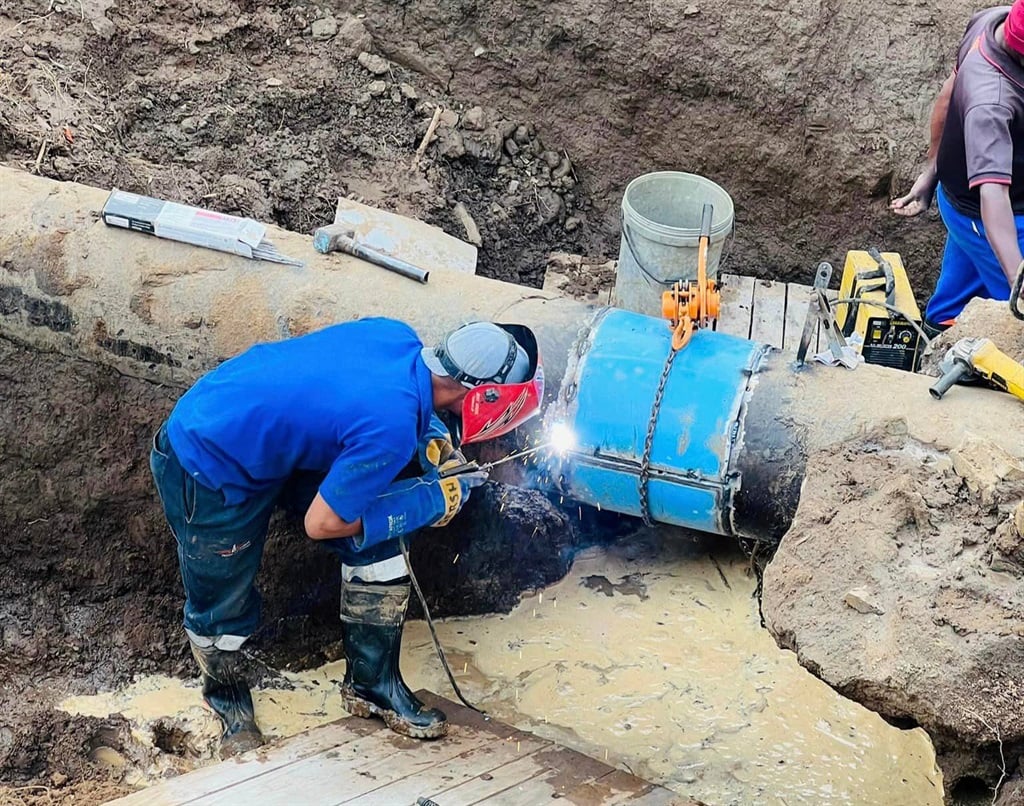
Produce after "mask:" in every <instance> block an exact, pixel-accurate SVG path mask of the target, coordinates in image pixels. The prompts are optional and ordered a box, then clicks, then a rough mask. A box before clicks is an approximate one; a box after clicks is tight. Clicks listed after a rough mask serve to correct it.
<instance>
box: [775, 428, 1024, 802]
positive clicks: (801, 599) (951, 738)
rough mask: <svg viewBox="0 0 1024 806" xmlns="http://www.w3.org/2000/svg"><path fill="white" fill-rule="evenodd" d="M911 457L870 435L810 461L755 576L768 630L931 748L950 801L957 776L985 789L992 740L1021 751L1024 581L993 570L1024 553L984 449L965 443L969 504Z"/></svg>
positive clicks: (900, 440)
mask: <svg viewBox="0 0 1024 806" xmlns="http://www.w3.org/2000/svg"><path fill="white" fill-rule="evenodd" d="M979 442H980V441H979ZM911 448H913V449H911ZM918 450H920V446H918V445H917V444H916V443H914V442H913V441H912V437H910V435H909V434H907V433H905V430H904V433H898V432H894V431H893V430H891V429H890V430H886V429H879V430H878V431H875V432H872V433H870V434H868V435H865V437H864V439H863V442H851V443H848V444H846V445H845V447H844V448H843V449H842V450H836V449H835V448H834V447H833V448H829V449H827V450H822V451H821V452H820V453H812V454H811V455H810V456H809V457H808V458H807V466H806V472H805V480H804V484H803V487H802V490H801V495H800V503H799V506H798V507H797V511H796V515H795V517H794V519H793V523H792V526H791V527H790V529H789V531H788V532H787V533H786V535H785V536H784V537H783V539H782V542H781V544H780V545H779V547H778V549H777V551H776V553H775V557H774V558H773V559H772V561H771V563H769V565H768V567H767V568H766V569H765V572H764V582H763V586H764V587H763V590H764V594H763V599H762V608H763V613H764V619H765V624H766V626H767V627H768V630H769V632H770V633H771V634H772V635H773V636H774V637H775V639H776V641H777V642H778V643H779V644H780V645H781V646H783V647H784V648H787V649H791V650H793V651H795V652H796V653H797V655H798V657H799V660H800V663H801V664H802V665H804V666H805V667H807V668H808V669H811V670H813V672H814V673H815V674H816V675H817V676H818V677H820V678H821V679H822V680H824V681H825V682H827V683H829V684H830V685H832V686H833V687H835V688H837V689H838V690H839V691H841V692H842V693H843V694H844V695H845V696H846V697H849V698H850V699H852V700H855V701H857V702H859V703H861V704H862V705H865V706H866V707H868V708H870V709H871V710H873V711H877V712H878V713H879V714H881V715H882V716H883V717H885V718H888V719H900V720H904V721H912V722H913V723H914V724H918V725H920V726H921V727H922V728H924V729H925V730H926V731H928V733H929V734H931V735H932V737H935V739H936V741H935V747H936V759H937V761H938V764H939V766H940V767H941V768H942V769H943V777H944V782H945V785H946V786H947V788H948V789H947V791H948V790H949V789H952V788H953V787H955V786H956V785H957V782H958V781H959V780H960V779H962V778H964V777H966V776H971V777H980V778H981V779H982V780H984V781H985V783H986V784H987V785H989V786H990V787H991V786H992V785H994V784H995V781H996V779H997V778H998V772H996V774H995V777H992V773H993V767H992V765H991V761H992V750H993V741H994V740H993V729H994V730H998V731H999V733H1000V735H1001V737H1002V739H1003V741H1004V742H1006V745H1007V746H1008V747H1009V746H1012V745H1013V744H1014V743H1018V744H1019V743H1021V742H1024V709H1022V708H1021V707H1020V703H1021V702H1024V642H1022V640H1021V625H1022V624H1024V575H1017V574H1014V573H1012V572H1011V573H1009V574H1003V573H999V574H997V573H993V570H992V568H991V567H990V558H995V559H996V560H999V561H1000V562H1003V563H1005V566H1004V567H1006V568H1007V569H1008V570H1009V569H1010V568H1011V563H1010V560H1011V559H1012V558H1015V557H1017V556H1018V554H1019V553H1020V552H1021V546H1020V543H1018V542H1017V539H1016V531H1017V529H1016V525H1017V518H1018V515H1017V511H1016V506H1017V505H1018V502H1019V501H1020V498H1021V493H1020V486H1019V485H1020V483H1021V482H1018V481H1014V480H1013V479H1012V476H1014V475H1015V474H1016V473H1017V472H1018V471H1017V470H1016V469H1014V468H1013V467H1012V464H1013V463H1012V462H1010V461H1008V460H1007V458H1006V455H1005V453H1004V452H1003V451H1001V450H998V449H996V448H995V446H993V445H987V444H975V445H964V446H961V451H960V457H959V464H960V467H961V469H962V468H963V467H964V466H965V465H966V466H969V467H970V468H971V472H972V473H973V478H974V479H975V482H976V483H974V488H975V489H977V490H978V491H977V492H974V491H972V489H971V488H969V487H968V486H967V485H966V484H965V483H964V480H963V479H962V478H961V477H960V476H958V475H957V473H956V472H954V471H953V469H952V468H951V467H950V466H949V465H948V464H947V465H946V466H945V467H943V465H942V464H941V463H939V462H937V461H934V462H933V461H927V462H923V461H922V460H921V457H920V454H918V453H916V452H915V451H918ZM986 454H993V455H990V456H988V458H987V459H986ZM956 461H957V460H956V459H954V462H956ZM979 479H981V481H978V480H979ZM983 496H984V500H983ZM985 501H989V502H991V503H986V502H985ZM1009 501H1012V503H1013V506H1014V509H1013V510H1012V511H1011V509H1010V507H1009V506H1008V505H1007V504H1001V503H999V502H1009ZM1004 507H1005V509H1004ZM999 509H1002V510H1003V513H1004V514H1003V515H1001V516H999V517H996V516H995V515H994V510H996V511H998V510H999ZM1022 517H1024V516H1022ZM1011 529H1012V532H1011ZM1003 552H1005V554H1004V553H1003ZM997 564H998V563H997ZM852 580H856V582H855V583H853V584H851V581H852ZM862 613H868V614H871V623H870V626H869V627H868V628H865V620H864V617H863V615H861V614H862ZM985 723H987V724H988V725H989V726H991V727H986V724H985ZM996 760H997V761H998V754H996Z"/></svg>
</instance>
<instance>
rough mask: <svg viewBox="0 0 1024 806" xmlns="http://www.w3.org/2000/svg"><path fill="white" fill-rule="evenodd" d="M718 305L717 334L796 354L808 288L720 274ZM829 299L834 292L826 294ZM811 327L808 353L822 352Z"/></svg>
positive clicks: (823, 345) (816, 334) (793, 284)
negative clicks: (720, 298) (768, 345)
mask: <svg viewBox="0 0 1024 806" xmlns="http://www.w3.org/2000/svg"><path fill="white" fill-rule="evenodd" d="M719 279H720V280H721V283H722V305H721V311H720V313H719V316H718V331H719V332H720V333H729V334H731V335H733V336H742V337H743V338H745V339H753V340H754V341H761V342H764V343H766V344H770V345H772V347H778V348H779V349H780V350H791V351H793V352H796V349H797V346H798V345H799V344H800V335H801V334H802V333H803V329H804V319H805V317H806V316H807V305H808V303H809V302H810V292H811V287H810V286H808V285H800V284H799V283H782V282H778V281H776V280H758V279H756V278H754V277H745V276H743V275H739V274H722V275H721V276H720V278H719ZM829 296H830V298H831V299H835V298H836V292H835V291H829ZM821 341H823V340H822V339H820V338H819V333H818V328H817V326H815V331H814V336H813V337H812V339H811V352H812V353H815V352H818V351H819V350H822V349H825V348H826V347H827V344H821V343H820V342H821Z"/></svg>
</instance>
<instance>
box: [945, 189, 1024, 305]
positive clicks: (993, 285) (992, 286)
mask: <svg viewBox="0 0 1024 806" xmlns="http://www.w3.org/2000/svg"><path fill="white" fill-rule="evenodd" d="M936 195H937V197H938V200H939V213H940V214H941V215H942V222H943V223H944V224H945V225H946V233H947V234H946V249H945V251H944V252H943V253H942V269H941V271H940V272H939V281H938V283H936V285H935V293H934V294H932V298H931V299H930V300H929V301H928V307H927V309H926V310H925V319H927V320H928V321H929V322H931V323H932V324H935V325H941V324H946V323H951V322H952V320H954V319H956V318H957V317H958V316H959V315H960V312H961V311H962V310H963V309H964V306H965V305H967V303H968V302H969V301H970V300H971V299H973V298H974V297H982V298H984V299H1001V300H1002V299H1009V298H1010V283H1009V282H1008V281H1007V279H1006V275H1005V274H1003V270H1002V269H1001V268H1000V267H999V260H998V259H997V258H996V255H995V252H993V251H992V247H991V246H990V245H989V242H988V238H986V237H985V227H984V225H983V224H982V223H981V220H980V219H973V218H970V217H969V216H965V215H964V214H963V213H960V212H958V211H957V210H956V209H954V207H953V205H952V204H950V203H949V199H948V198H947V196H946V194H945V191H943V189H942V186H941V185H940V186H939V189H938V193H937V194H936ZM1014 220H1015V221H1016V222H1017V240H1018V242H1019V243H1020V245H1021V250H1022V251H1024V216H1015V217H1014Z"/></svg>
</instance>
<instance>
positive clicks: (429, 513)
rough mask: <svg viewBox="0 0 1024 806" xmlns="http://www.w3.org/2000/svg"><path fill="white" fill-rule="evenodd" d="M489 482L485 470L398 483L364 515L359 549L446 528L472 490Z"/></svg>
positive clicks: (381, 496)
mask: <svg viewBox="0 0 1024 806" xmlns="http://www.w3.org/2000/svg"><path fill="white" fill-rule="evenodd" d="M485 481H487V471H486V470H475V471H473V472H471V473H462V474H460V475H458V476H451V477H449V478H446V479H442V478H439V477H438V475H437V472H436V471H435V472H434V473H431V474H429V475H426V476H422V477H420V478H418V479H403V480H401V481H396V482H395V483H394V484H392V485H391V486H390V487H388V489H387V490H385V491H384V493H383V494H382V495H380V496H379V497H378V498H377V499H376V500H375V501H374V502H373V503H372V504H370V506H369V507H367V509H366V511H365V512H363V516H362V517H363V539H362V540H361V541H359V540H357V541H356V548H357V550H359V551H363V550H365V549H367V548H369V547H370V546H375V545H377V544H378V543H383V542H385V541H387V540H394V539H395V538H396V537H399V536H400V535H404V534H408V533H409V532H415V531H416V530H417V529H422V528H423V527H424V526H445V525H446V524H447V523H448V522H449V521H451V519H452V518H454V517H455V514H456V513H457V512H458V511H459V510H460V509H462V506H463V505H464V504H465V503H466V501H467V500H468V499H469V493H470V490H472V489H473V488H474V487H479V486H480V485H481V484H483V483H484V482H485Z"/></svg>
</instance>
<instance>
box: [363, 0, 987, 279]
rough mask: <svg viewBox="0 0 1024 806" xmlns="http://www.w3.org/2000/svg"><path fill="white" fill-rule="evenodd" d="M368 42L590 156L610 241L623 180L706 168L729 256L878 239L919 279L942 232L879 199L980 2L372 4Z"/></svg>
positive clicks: (919, 144)
mask: <svg viewBox="0 0 1024 806" xmlns="http://www.w3.org/2000/svg"><path fill="white" fill-rule="evenodd" d="M354 5H355V8H357V9H359V10H361V11H365V12H366V15H367V16H366V22H367V26H368V28H369V29H370V30H371V31H372V33H373V35H374V39H375V42H376V44H378V45H379V46H380V47H381V48H382V49H383V50H384V51H385V52H388V53H390V54H391V55H392V57H393V58H395V59H397V60H400V61H404V62H406V63H408V64H422V65H424V66H426V67H427V68H429V71H430V72H432V73H433V74H435V75H438V76H440V77H442V78H443V79H444V81H445V83H446V86H447V87H449V88H450V89H451V90H452V91H453V92H458V93H462V94H466V95H471V96H472V97H476V98H479V99H481V101H488V102H491V103H500V104H501V106H502V107H503V108H505V109H507V110H509V111H510V112H519V114H521V115H528V116H530V117H531V119H534V120H536V121H537V122H538V124H539V125H540V127H541V129H542V131H543V132H544V133H545V134H546V135H549V136H551V137H552V138H553V139H555V140H557V141H558V142H560V143H562V144H564V145H565V146H566V147H567V148H568V149H569V152H570V153H571V154H572V155H573V157H574V160H575V161H576V163H577V164H578V165H579V166H582V170H581V176H582V178H583V181H584V183H585V184H586V185H587V186H588V187H589V188H590V191H591V193H592V194H593V198H594V200H595V204H596V206H597V207H598V208H599V210H600V212H601V216H600V217H599V218H597V219H596V220H594V221H592V222H591V223H592V224H593V225H594V226H595V228H596V231H597V233H598V234H599V236H600V242H601V243H602V244H603V245H604V248H605V250H606V251H607V252H609V253H613V252H617V232H618V210H617V205H618V202H619V199H620V198H621V193H622V189H623V188H624V186H625V184H626V182H627V181H628V180H629V179H631V178H632V177H635V176H637V175H639V174H642V173H644V172H647V171H650V170H656V169H669V168H672V169H681V170H687V171H693V172H696V173H701V174H704V175H706V176H709V177H711V178H713V179H714V180H716V181H717V182H719V183H720V184H722V185H723V186H724V187H726V188H727V189H728V190H729V192H730V193H731V194H732V196H733V198H734V200H735V202H736V206H737V212H736V219H737V226H736V243H735V246H734V248H733V250H732V253H731V260H730V262H729V264H728V265H731V266H732V267H733V268H734V269H736V268H739V269H742V270H751V272H757V273H763V274H773V273H774V274H777V275H781V276H786V277H788V278H791V279H792V278H802V279H804V280H805V281H806V280H808V279H809V278H811V277H812V273H813V268H814V266H815V265H816V263H817V261H818V260H819V259H826V258H830V259H838V258H839V257H840V256H841V255H842V254H844V253H845V251H846V250H847V249H851V248H865V247H866V246H868V245H872V244H874V245H878V246H884V247H885V248H888V249H893V250H896V251H900V252H902V253H903V257H904V262H905V263H906V264H908V267H909V270H910V271H911V273H912V274H913V276H914V277H915V279H916V280H917V281H918V286H919V293H920V294H923V295H926V294H927V293H930V291H931V282H932V281H933V278H934V276H935V272H936V270H937V264H938V257H939V249H940V247H941V242H942V226H941V223H939V222H937V221H932V222H930V223H929V222H926V221H913V222H909V223H908V222H906V221H901V220H896V219H894V218H893V217H892V216H891V215H890V214H889V213H888V212H887V211H886V203H887V201H888V199H889V197H890V196H891V195H892V194H894V193H895V192H896V191H899V190H903V189H905V188H906V189H909V185H910V182H911V180H912V178H913V177H914V176H916V173H917V170H918V162H919V160H920V159H921V158H922V156H923V152H924V149H925V147H926V145H927V143H926V137H927V135H926V131H927V118H928V115H929V113H930V109H931V104H932V101H933V99H934V95H935V93H936V92H937V90H938V87H939V84H940V83H941V80H942V79H943V78H944V77H945V75H946V74H948V72H949V70H950V69H951V67H952V59H953V55H954V53H955V50H956V46H957V43H958V41H959V38H960V36H961V35H962V33H963V30H964V27H965V25H966V22H967V19H968V18H969V16H970V14H972V13H973V12H974V10H975V8H976V4H972V3H968V2H966V1H965V0H952V1H951V2H950V1H946V2H939V0H923V1H922V2H915V3H912V4H907V3H904V2H900V1H899V0H868V2H864V1H863V0H835V1H834V2H827V3H826V2H817V1H816V0H754V2H738V0H718V1H717V2H693V1H692V0H670V1H668V2H631V3H621V2H613V1H612V0H597V1H596V2H581V0H553V1H552V2H548V1H547V0H527V1H526V2H519V3H470V2H458V1H457V0H437V1H436V2H417V3H401V4H394V3H388V2H382V0H364V1H363V2H358V3H356V4H354Z"/></svg>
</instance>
